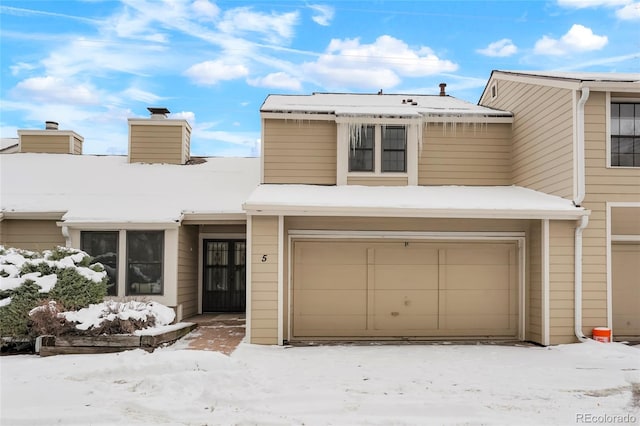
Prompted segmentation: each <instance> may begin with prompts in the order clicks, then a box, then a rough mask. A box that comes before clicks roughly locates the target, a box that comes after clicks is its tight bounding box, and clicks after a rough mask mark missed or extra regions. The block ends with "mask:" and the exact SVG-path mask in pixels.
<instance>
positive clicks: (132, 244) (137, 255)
mask: <svg viewBox="0 0 640 426" xmlns="http://www.w3.org/2000/svg"><path fill="white" fill-rule="evenodd" d="M163 258H164V231H128V232H127V295H140V294H149V295H152V294H162V293H163V285H162V284H163V277H162V269H163V262H162V259H163Z"/></svg>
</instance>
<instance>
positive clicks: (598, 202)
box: [582, 92, 640, 335]
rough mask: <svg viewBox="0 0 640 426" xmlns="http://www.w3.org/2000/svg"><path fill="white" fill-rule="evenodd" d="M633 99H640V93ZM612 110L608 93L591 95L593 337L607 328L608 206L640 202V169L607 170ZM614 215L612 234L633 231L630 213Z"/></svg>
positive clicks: (588, 272)
mask: <svg viewBox="0 0 640 426" xmlns="http://www.w3.org/2000/svg"><path fill="white" fill-rule="evenodd" d="M616 96H617V95H616ZM633 96H634V97H636V98H637V97H640V93H636V94H634V95H633ZM608 108H609V105H608V104H607V98H606V94H605V93H604V92H591V94H590V95H589V99H588V101H587V103H586V105H585V163H586V164H585V174H586V181H585V187H586V197H585V199H584V202H583V206H584V207H585V208H586V209H589V210H591V216H590V217H589V226H588V227H587V229H585V231H584V244H583V245H584V247H583V250H584V253H585V256H584V271H583V277H582V280H583V287H584V291H583V308H584V309H583V321H582V322H583V325H584V332H585V334H586V335H591V328H593V327H598V326H606V325H607V248H606V247H607V228H606V203H607V202H640V168H619V167H612V168H611V167H610V168H608V167H607V142H606V141H607V139H608V137H609V135H608V134H607V123H606V121H607V120H606V114H607V109H608ZM612 213H613V215H614V216H613V217H612V218H611V219H612V220H611V226H612V230H611V231H612V234H614V235H615V234H617V233H618V231H624V230H629V228H630V227H631V228H633V225H632V224H630V223H629V222H628V220H631V219H632V218H631V217H629V216H628V214H627V213H628V212H627V213H624V210H620V211H618V208H613V209H612ZM625 217H627V218H628V219H625ZM614 218H615V220H614ZM614 229H615V231H614Z"/></svg>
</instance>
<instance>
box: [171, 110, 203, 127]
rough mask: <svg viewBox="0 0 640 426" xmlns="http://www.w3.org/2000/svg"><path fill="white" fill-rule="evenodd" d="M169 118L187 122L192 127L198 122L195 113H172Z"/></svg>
mask: <svg viewBox="0 0 640 426" xmlns="http://www.w3.org/2000/svg"><path fill="white" fill-rule="evenodd" d="M169 118H175V119H179V120H187V121H188V122H189V124H190V125H192V126H193V125H194V124H195V122H196V114H195V113H194V112H193V111H180V112H172V113H171V114H169Z"/></svg>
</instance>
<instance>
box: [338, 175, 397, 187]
mask: <svg viewBox="0 0 640 426" xmlns="http://www.w3.org/2000/svg"><path fill="white" fill-rule="evenodd" d="M407 183H408V178H407V177H405V176H393V177H391V176H384V175H382V176H375V177H374V176H370V177H369V176H366V177H365V176H349V177H347V185H365V186H407Z"/></svg>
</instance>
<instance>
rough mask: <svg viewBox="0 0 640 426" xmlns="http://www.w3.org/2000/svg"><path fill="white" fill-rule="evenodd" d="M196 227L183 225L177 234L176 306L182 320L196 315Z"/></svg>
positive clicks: (197, 251)
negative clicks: (180, 308) (179, 310)
mask: <svg viewBox="0 0 640 426" xmlns="http://www.w3.org/2000/svg"><path fill="white" fill-rule="evenodd" d="M198 253H199V250H198V227H197V226H194V225H185V226H182V227H180V229H179V234H178V305H182V316H183V318H189V317H192V316H194V315H196V314H197V313H198Z"/></svg>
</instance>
